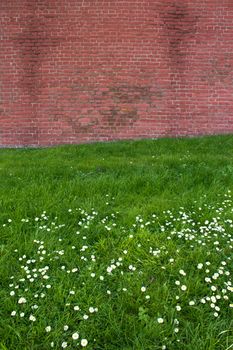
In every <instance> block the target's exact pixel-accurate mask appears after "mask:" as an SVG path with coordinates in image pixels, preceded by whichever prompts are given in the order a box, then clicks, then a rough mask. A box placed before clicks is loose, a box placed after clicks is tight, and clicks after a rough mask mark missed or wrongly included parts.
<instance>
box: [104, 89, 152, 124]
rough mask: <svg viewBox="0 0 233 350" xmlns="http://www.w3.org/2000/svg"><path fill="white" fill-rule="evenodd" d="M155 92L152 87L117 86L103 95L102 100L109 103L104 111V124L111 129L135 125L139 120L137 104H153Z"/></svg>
mask: <svg viewBox="0 0 233 350" xmlns="http://www.w3.org/2000/svg"><path fill="white" fill-rule="evenodd" d="M152 96H153V92H152V91H151V87H150V86H137V85H126V84H122V85H117V86H113V87H110V88H109V89H108V90H107V91H104V92H103V93H102V96H100V97H99V98H100V99H103V100H106V101H108V107H107V108H104V109H102V111H101V115H102V116H103V117H104V123H106V124H108V125H109V126H111V127H119V126H126V125H133V124H134V123H135V122H136V121H137V120H138V118H139V115H138V110H137V104H138V103H146V104H148V106H149V105H151V104H152Z"/></svg>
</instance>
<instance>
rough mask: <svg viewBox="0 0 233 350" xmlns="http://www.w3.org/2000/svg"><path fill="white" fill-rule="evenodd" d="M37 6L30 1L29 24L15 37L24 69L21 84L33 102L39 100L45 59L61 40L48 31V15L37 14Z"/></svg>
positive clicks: (27, 20) (25, 21)
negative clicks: (42, 66) (42, 67)
mask: <svg viewBox="0 0 233 350" xmlns="http://www.w3.org/2000/svg"><path fill="white" fill-rule="evenodd" d="M36 6H37V2H36V1H31V2H28V12H29V15H27V17H26V19H25V20H24V23H27V25H26V26H24V27H23V28H22V32H21V33H19V34H18V35H17V36H15V37H14V38H13V41H14V42H15V45H16V47H17V49H18V51H19V53H20V57H21V64H22V70H23V72H22V75H21V81H20V85H21V86H22V88H23V89H24V91H25V93H26V94H27V95H28V96H29V98H30V102H32V103H33V102H34V103H36V102H37V100H38V95H39V92H40V84H41V65H42V62H43V59H44V58H46V55H47V54H48V52H49V51H50V50H52V49H53V48H54V47H56V46H57V45H59V43H60V41H61V38H57V37H55V38H53V37H52V36H51V32H48V29H47V18H46V15H45V16H42V15H40V16H38V15H36V9H37V7H36ZM50 17H51V16H50Z"/></svg>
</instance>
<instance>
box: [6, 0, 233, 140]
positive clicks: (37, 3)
mask: <svg viewBox="0 0 233 350" xmlns="http://www.w3.org/2000/svg"><path fill="white" fill-rule="evenodd" d="M0 70H1V71H0V145H1V146H8V145H9V146H23V145H52V144H62V143H79V142H88V141H93V140H113V139H131V138H146V137H158V136H173V135H197V134H215V133H218V134H219V133H229V132H233V1H232V0H221V1H219V0H177V1H175V0H174V1H171V0H117V1H115V0H1V1H0Z"/></svg>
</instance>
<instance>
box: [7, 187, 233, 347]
mask: <svg viewBox="0 0 233 350" xmlns="http://www.w3.org/2000/svg"><path fill="white" fill-rule="evenodd" d="M111 200H112V199H111V198H110V196H109V197H107V204H106V208H107V209H106V213H104V214H101V213H98V211H97V210H95V209H94V208H92V209H91V211H89V212H87V211H86V210H85V209H82V208H69V209H68V210H67V213H66V217H67V220H66V222H65V223H64V222H63V223H59V219H58V218H57V217H55V218H53V219H52V218H50V216H49V215H48V214H47V213H46V212H45V211H44V212H43V213H42V214H41V215H38V216H37V217H36V218H26V219H21V225H22V230H25V227H27V225H29V226H28V227H30V230H33V235H30V237H33V238H32V239H31V240H30V241H29V242H27V245H24V246H20V245H19V244H18V245H17V242H15V247H14V249H13V251H12V252H11V253H12V254H13V256H14V260H13V264H12V266H10V268H9V270H8V271H11V275H9V276H8V277H7V279H8V281H7V287H6V289H5V293H6V294H5V300H6V306H5V311H6V314H7V315H8V316H7V318H6V323H7V324H8V326H9V327H11V329H14V330H15V333H17V334H20V339H21V340H19V341H23V334H25V332H26V333H27V342H28V344H29V348H30V346H32V344H34V343H35V342H36V341H38V339H40V342H41V343H42V344H43V347H44V348H47V349H49V348H54V349H74V348H80V349H81V348H90V349H94V348H96V349H97V348H98V349H99V348H101V346H102V347H103V348H107V346H109V349H110V348H111V347H110V345H108V344H110V343H111V344H115V345H114V346H117V344H118V343H119V341H120V338H122V337H124V336H125V335H124V334H127V331H126V330H127V329H131V332H133V329H137V332H139V331H141V332H142V331H143V332H145V333H146V334H147V341H148V344H149V343H150V344H152V343H153V344H154V345H153V346H157V348H158V349H173V348H174V349H177V346H178V347H179V348H180V349H182V348H184V346H185V345H184V344H185V334H186V332H187V324H188V322H192V327H199V324H200V317H201V315H204V316H203V318H202V322H206V324H209V323H211V324H213V325H214V324H216V323H217V322H223V321H224V322H225V324H226V323H227V322H228V323H229V324H230V319H231V313H232V307H233V300H232V295H233V294H232V293H233V285H232V248H233V234H232V232H233V203H232V198H231V194H230V192H228V193H227V194H226V195H225V196H224V198H223V200H222V201H220V202H219V204H218V205H217V206H216V205H211V204H204V205H203V206H202V207H199V206H195V205H194V206H193V207H192V208H189V209H188V210H187V209H186V210H185V208H183V207H181V208H179V210H178V211H177V210H176V211H175V210H172V209H170V210H167V211H164V212H163V213H162V214H158V213H153V214H151V215H150V217H147V218H143V217H142V216H141V215H137V216H136V218H135V221H134V222H133V223H132V224H131V226H130V227H123V226H122V224H121V221H120V219H119V213H117V212H113V211H111V208H110V207H111V205H110V204H111ZM71 223H72V225H71ZM13 224H14V218H10V219H8V221H7V222H5V223H4V224H3V230H4V229H8V228H9V227H11V225H13ZM23 232H24V231H23ZM117 327H118V328H117ZM114 332H115V333H114ZM124 332H126V333H124ZM103 334H104V336H103ZM109 334H112V335H113V334H114V337H111V341H110V337H109ZM224 334H225V333H224ZM135 337H136V335H135ZM129 339H130V336H129V335H128V336H127V337H126V336H125V338H124V341H125V342H126V343H127V342H128V346H131V347H132V346H133V345H132V343H130V340H129ZM7 341H8V343H9V344H10V338H9V339H8V340H7ZM8 343H7V344H8ZM103 343H104V345H103ZM155 344H156V345H155ZM177 344H178V345H177ZM111 346H112V345H111ZM151 346H152V345H151ZM21 347H22V348H24V346H23V344H21ZM9 348H10V346H9ZM149 348H150V347H149V345H148V349H149ZM151 348H152V347H151ZM157 348H156V349H157Z"/></svg>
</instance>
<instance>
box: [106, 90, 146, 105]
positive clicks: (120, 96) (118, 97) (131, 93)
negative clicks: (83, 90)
mask: <svg viewBox="0 0 233 350" xmlns="http://www.w3.org/2000/svg"><path fill="white" fill-rule="evenodd" d="M109 94H110V96H111V97H112V99H113V101H114V102H119V103H133V104H134V103H137V102H140V101H144V102H148V103H149V102H151V95H152V93H151V90H150V87H149V86H127V85H121V86H116V87H113V88H110V89H109Z"/></svg>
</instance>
